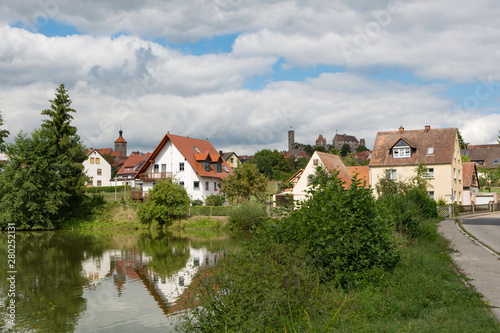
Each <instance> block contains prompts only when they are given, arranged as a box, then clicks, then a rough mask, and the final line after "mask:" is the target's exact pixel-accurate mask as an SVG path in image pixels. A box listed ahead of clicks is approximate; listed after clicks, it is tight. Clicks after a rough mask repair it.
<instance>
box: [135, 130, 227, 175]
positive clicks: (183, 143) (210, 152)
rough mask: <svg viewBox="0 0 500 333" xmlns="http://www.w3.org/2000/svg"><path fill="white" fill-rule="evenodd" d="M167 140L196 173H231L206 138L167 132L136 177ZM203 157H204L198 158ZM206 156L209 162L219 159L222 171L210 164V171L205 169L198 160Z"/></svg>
mask: <svg viewBox="0 0 500 333" xmlns="http://www.w3.org/2000/svg"><path fill="white" fill-rule="evenodd" d="M169 141H171V142H172V144H173V145H174V146H175V147H176V148H177V150H179V152H180V153H181V154H182V155H183V156H184V158H185V160H186V161H187V162H188V163H189V164H190V165H191V167H192V168H193V169H194V171H195V172H196V173H197V174H198V175H200V176H202V177H213V178H220V179H224V178H226V177H227V176H229V175H231V174H232V173H233V170H232V169H231V167H230V166H229V164H227V163H226V161H224V160H223V159H222V158H221V156H220V154H219V153H218V152H217V150H216V149H215V148H214V147H213V146H212V144H211V143H210V142H209V141H208V140H200V139H194V138H188V137H185V136H179V135H174V134H170V133H167V134H165V136H164V137H163V139H162V140H161V141H160V143H159V144H158V146H156V148H155V150H154V151H153V152H152V153H151V156H149V158H148V159H147V161H146V162H145V163H144V165H143V166H142V167H141V169H140V170H139V172H138V173H137V175H136V177H138V176H139V174H141V173H143V172H145V171H146V169H147V167H148V166H150V165H151V164H153V163H154V161H155V159H156V157H157V156H158V154H159V153H160V152H161V150H162V149H163V147H164V146H165V145H166V144H167V142H169ZM203 157H204V159H200V158H203ZM207 158H210V161H211V162H217V161H218V160H219V159H220V161H221V163H222V166H223V168H222V172H217V170H216V169H215V168H214V166H212V165H211V166H210V171H206V170H205V168H204V166H202V165H201V164H200V163H199V161H206V160H207ZM226 170H228V171H226Z"/></svg>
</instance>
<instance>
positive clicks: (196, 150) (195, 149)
mask: <svg viewBox="0 0 500 333" xmlns="http://www.w3.org/2000/svg"><path fill="white" fill-rule="evenodd" d="M193 149H194V151H195V152H196V153H198V154H199V153H200V150H199V149H198V148H196V147H195V146H193Z"/></svg>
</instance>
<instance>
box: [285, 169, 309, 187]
mask: <svg viewBox="0 0 500 333" xmlns="http://www.w3.org/2000/svg"><path fill="white" fill-rule="evenodd" d="M303 173H304V169H300V170H299V171H297V172H296V173H294V174H293V176H292V177H290V178H288V180H287V181H286V182H284V185H289V186H287V187H285V188H284V189H283V192H290V191H292V190H293V187H294V186H295V185H297V183H298V181H299V179H300V177H302V174H303ZM290 185H291V186H290Z"/></svg>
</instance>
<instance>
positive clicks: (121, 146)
mask: <svg viewBox="0 0 500 333" xmlns="http://www.w3.org/2000/svg"><path fill="white" fill-rule="evenodd" d="M118 133H120V136H119V137H118V139H116V141H115V151H119V152H120V153H121V154H122V155H123V156H127V141H125V139H124V138H123V136H122V134H123V131H122V129H121V128H120V131H119V132H118Z"/></svg>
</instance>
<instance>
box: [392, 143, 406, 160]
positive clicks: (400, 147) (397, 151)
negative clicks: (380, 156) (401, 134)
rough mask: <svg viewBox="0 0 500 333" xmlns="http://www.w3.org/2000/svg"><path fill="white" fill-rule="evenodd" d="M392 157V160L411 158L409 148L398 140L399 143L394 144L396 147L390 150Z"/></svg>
mask: <svg viewBox="0 0 500 333" xmlns="http://www.w3.org/2000/svg"><path fill="white" fill-rule="evenodd" d="M392 157H393V158H406V157H411V147H410V146H409V145H408V144H407V143H406V142H404V141H403V140H399V142H398V143H396V145H395V146H394V147H393V148H392Z"/></svg>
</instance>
